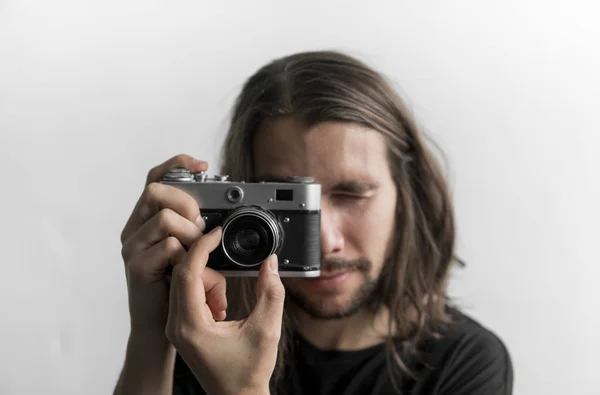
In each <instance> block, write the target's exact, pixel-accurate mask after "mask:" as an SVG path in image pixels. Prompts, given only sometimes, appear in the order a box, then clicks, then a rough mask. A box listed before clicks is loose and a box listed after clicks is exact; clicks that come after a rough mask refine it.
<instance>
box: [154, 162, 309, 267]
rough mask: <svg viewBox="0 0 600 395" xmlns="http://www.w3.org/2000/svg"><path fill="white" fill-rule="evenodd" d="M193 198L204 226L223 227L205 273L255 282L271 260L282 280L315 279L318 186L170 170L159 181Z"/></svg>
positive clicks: (297, 180)
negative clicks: (263, 265) (209, 270)
mask: <svg viewBox="0 0 600 395" xmlns="http://www.w3.org/2000/svg"><path fill="white" fill-rule="evenodd" d="M162 183H163V184H167V185H171V186H174V187H176V188H178V189H181V190H183V191H185V192H187V193H188V194H189V195H191V196H192V197H193V198H194V199H195V200H196V201H197V202H198V206H199V207H200V212H201V214H202V217H203V218H204V221H205V222H206V229H205V232H206V233H207V232H209V231H210V230H211V229H213V228H214V227H216V226H219V225H221V226H222V227H223V236H222V239H221V244H220V246H219V247H218V248H217V249H215V250H214V251H213V252H212V253H211V254H210V255H209V259H208V263H207V267H210V268H212V269H214V270H217V271H219V272H221V273H222V274H223V275H225V276H231V277H241V276H257V275H258V271H259V269H260V264H261V263H262V262H263V261H264V260H265V259H266V258H267V257H269V256H270V255H271V254H273V253H276V254H277V256H278V258H279V274H280V276H281V277H318V276H319V275H320V256H321V239H320V232H321V185H319V184H315V183H313V179H312V178H309V177H289V178H286V179H285V180H284V181H283V182H265V181H260V182H257V183H246V182H243V181H242V182H232V181H229V180H228V177H227V176H223V175H215V176H213V177H208V175H207V174H206V173H205V172H200V173H192V172H190V171H189V170H187V169H183V168H175V169H171V170H170V171H169V172H168V173H167V174H166V175H165V176H164V177H163V180H162Z"/></svg>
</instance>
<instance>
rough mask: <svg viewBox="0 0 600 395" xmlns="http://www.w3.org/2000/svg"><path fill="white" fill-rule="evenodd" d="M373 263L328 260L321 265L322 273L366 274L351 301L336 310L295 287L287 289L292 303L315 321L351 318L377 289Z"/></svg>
mask: <svg viewBox="0 0 600 395" xmlns="http://www.w3.org/2000/svg"><path fill="white" fill-rule="evenodd" d="M371 267H372V264H371V261H369V260H368V259H366V258H358V259H355V260H348V261H346V260H339V259H338V260H327V261H325V262H323V263H322V264H321V270H322V271H335V270H343V271H358V272H360V273H363V274H364V277H365V280H364V281H363V282H362V283H361V284H360V286H359V288H358V289H357V290H355V291H354V293H353V295H352V296H351V297H350V300H349V301H347V302H346V303H344V305H343V306H339V307H338V308H336V309H327V308H326V307H325V306H323V304H322V303H319V301H314V300H311V299H310V298H309V297H307V296H306V295H305V294H304V293H303V292H302V291H300V290H298V289H295V288H294V287H286V292H287V295H288V296H289V298H290V300H291V302H292V303H293V304H294V305H296V306H297V307H298V308H300V309H301V310H303V311H304V312H305V313H306V314H308V315H309V316H311V317H312V318H315V319H320V320H332V319H341V318H346V317H350V316H352V315H354V314H356V313H357V312H358V311H359V310H361V309H362V308H363V307H365V306H366V305H368V304H369V302H370V301H371V299H372V297H373V293H374V291H375V288H376V287H377V281H378V280H377V279H373V278H371V277H369V275H368V274H369V273H370V269H371Z"/></svg>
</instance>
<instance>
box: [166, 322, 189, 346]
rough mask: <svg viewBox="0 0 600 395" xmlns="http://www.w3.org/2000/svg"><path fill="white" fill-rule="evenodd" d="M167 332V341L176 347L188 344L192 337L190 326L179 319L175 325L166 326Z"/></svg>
mask: <svg viewBox="0 0 600 395" xmlns="http://www.w3.org/2000/svg"><path fill="white" fill-rule="evenodd" d="M167 332H168V333H166V335H167V339H169V341H170V342H171V343H172V344H173V345H174V346H176V347H177V346H183V345H188V344H190V343H191V342H192V340H193V338H194V337H193V330H192V329H191V328H190V326H189V325H186V324H184V323H183V322H181V321H178V322H177V323H176V324H175V325H172V326H171V327H170V328H167Z"/></svg>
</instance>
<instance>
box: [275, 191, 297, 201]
mask: <svg viewBox="0 0 600 395" xmlns="http://www.w3.org/2000/svg"><path fill="white" fill-rule="evenodd" d="M275 200H279V201H288V202H289V201H292V200H294V190H292V189H277V190H275Z"/></svg>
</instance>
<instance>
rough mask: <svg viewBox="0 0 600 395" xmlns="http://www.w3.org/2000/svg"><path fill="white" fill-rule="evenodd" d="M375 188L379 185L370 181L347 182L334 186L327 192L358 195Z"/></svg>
mask: <svg viewBox="0 0 600 395" xmlns="http://www.w3.org/2000/svg"><path fill="white" fill-rule="evenodd" d="M377 188H379V184H377V183H375V182H372V181H359V180H347V181H341V182H339V183H337V184H335V185H334V186H332V187H331V188H330V189H329V190H330V191H331V192H344V193H351V194H356V195H360V194H363V193H366V192H369V191H372V190H374V189H377Z"/></svg>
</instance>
